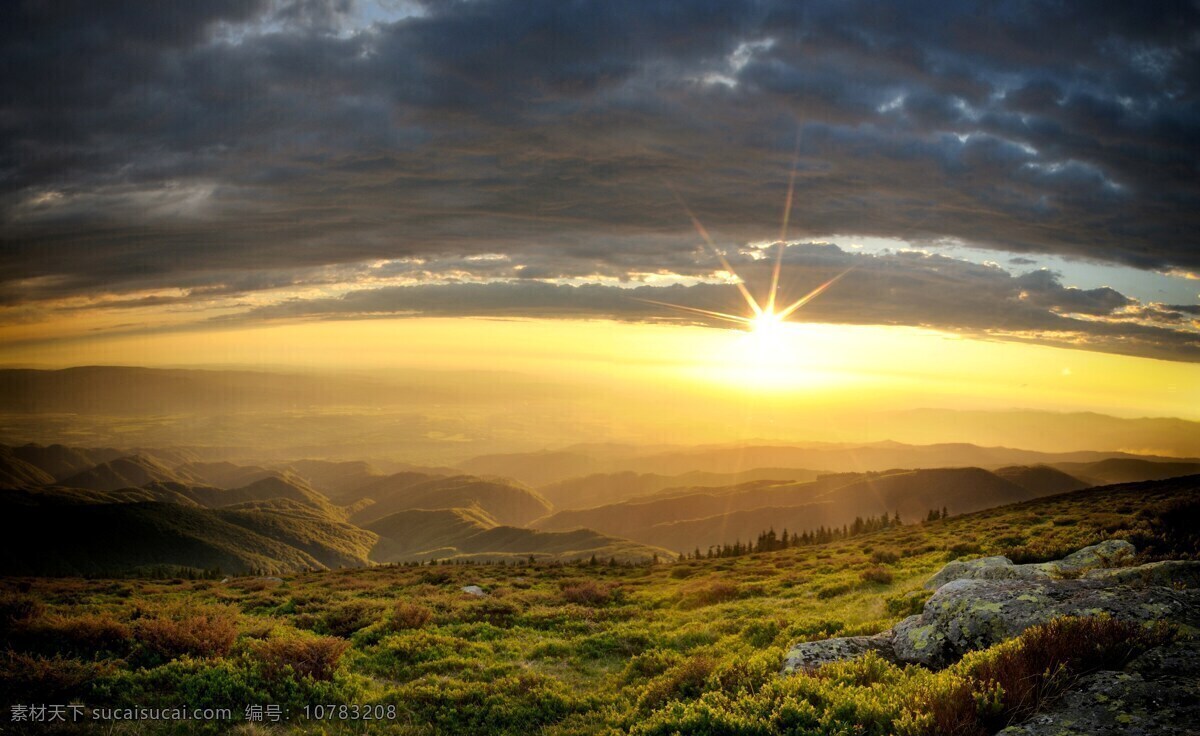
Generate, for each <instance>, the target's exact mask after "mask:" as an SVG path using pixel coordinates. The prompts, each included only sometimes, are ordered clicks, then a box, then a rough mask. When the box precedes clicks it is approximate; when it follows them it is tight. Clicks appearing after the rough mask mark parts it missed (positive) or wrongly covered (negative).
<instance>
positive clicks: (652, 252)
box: [0, 0, 1200, 359]
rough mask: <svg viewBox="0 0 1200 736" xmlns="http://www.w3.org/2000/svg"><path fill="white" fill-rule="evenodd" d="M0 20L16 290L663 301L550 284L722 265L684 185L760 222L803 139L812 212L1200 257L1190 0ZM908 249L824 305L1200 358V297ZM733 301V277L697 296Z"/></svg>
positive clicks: (1114, 254)
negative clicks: (1090, 287)
mask: <svg viewBox="0 0 1200 736" xmlns="http://www.w3.org/2000/svg"><path fill="white" fill-rule="evenodd" d="M6 16H7V17H6V22H5V23H3V24H0V38H2V39H3V44H2V46H0V61H2V63H3V68H4V70H5V71H4V73H3V74H4V87H5V94H4V95H3V97H2V98H0V218H2V230H0V303H4V304H8V305H10V306H16V305H27V304H32V303H38V302H42V301H46V300H55V299H63V298H67V297H77V296H80V295H85V296H95V295H97V294H112V295H122V294H130V295H136V294H137V293H140V292H145V291H152V290H162V289H177V290H181V291H182V294H183V296H179V297H171V298H172V299H175V300H176V301H177V302H183V303H186V302H187V301H188V300H189V299H211V298H212V297H213V296H214V295H218V294H225V295H231V296H232V295H239V294H251V293H255V292H262V291H264V290H271V289H279V288H281V287H284V286H314V285H320V284H325V283H337V282H339V281H341V282H342V283H354V282H355V280H356V279H358V278H362V277H363V276H364V275H367V276H370V277H372V278H377V277H379V276H380V275H381V274H383V273H386V272H388V271H389V270H392V271H395V272H397V273H407V274H410V275H413V277H414V278H418V277H419V278H423V279H433V280H440V281H450V280H471V279H484V280H487V279H512V280H514V281H513V283H510V284H507V285H491V286H486V287H484V286H470V285H465V284H463V285H443V286H440V287H434V286H428V287H422V288H421V289H416V290H414V289H408V290H401V289H400V287H384V288H381V289H370V290H366V291H363V292H362V293H361V294H355V295H353V296H347V297H345V298H344V299H335V300H334V301H333V302H328V301H326V302H322V303H319V304H309V306H308V307H301V306H299V305H300V304H301V302H282V303H279V304H277V305H268V306H265V307H262V308H261V312H256V313H255V314H258V315H260V316H264V315H268V314H275V313H279V312H286V311H288V310H292V311H295V310H297V309H301V310H303V309H309V308H310V309H312V310H314V311H315V312H318V313H327V312H328V311H330V309H327V307H328V308H333V311H336V308H338V307H339V305H341V306H344V307H346V309H347V310H348V311H358V312H367V311H371V310H369V309H363V308H360V307H362V306H363V305H355V304H354V302H355V300H362V301H364V302H366V301H370V300H372V299H382V300H387V299H391V300H394V303H392V304H391V305H390V306H389V305H387V304H385V305H383V311H385V312H386V311H395V310H396V309H415V310H420V311H423V312H439V313H441V312H444V313H463V312H468V313H475V312H480V311H485V310H484V303H485V302H486V303H491V304H492V308H493V309H494V310H500V311H504V310H509V312H511V311H513V310H516V311H517V312H520V311H521V310H522V309H525V310H528V309H531V308H533V307H534V306H536V308H537V309H538V310H540V313H546V314H550V313H553V312H554V309H555V308H558V309H561V310H562V311H563V313H572V314H576V313H583V312H589V313H594V314H611V315H617V316H628V315H630V314H631V313H634V312H637V310H642V311H644V310H645V305H642V306H640V307H637V308H634V307H631V306H629V304H627V303H626V302H627V300H624V297H623V296H622V292H618V291H613V294H614V296H611V299H612V300H616V301H620V303H621V305H622V306H620V307H618V306H614V305H613V304H615V302H613V304H610V303H609V302H608V301H606V300H610V296H605V295H608V294H609V289H610V287H601V286H596V287H593V288H592V290H591V291H589V290H586V289H584V290H580V289H576V290H574V291H567V290H565V289H567V287H555V286H553V285H548V284H540V285H539V284H536V283H534V282H533V280H534V279H576V280H578V279H585V280H586V279H591V280H595V281H601V280H604V279H618V280H619V279H630V278H633V279H638V278H644V277H645V276H646V275H647V274H672V275H675V276H679V277H697V278H711V277H713V276H714V272H715V271H716V270H717V268H716V266H715V265H714V263H713V259H712V258H711V256H710V255H708V254H707V253H706V252H705V251H704V250H702V249H699V248H698V247H697V243H696V237H695V235H694V233H692V232H691V225H690V223H689V222H688V219H687V217H686V216H685V215H684V213H683V211H682V210H681V208H680V206H679V204H678V202H677V201H676V200H675V198H674V196H673V195H672V194H671V188H674V189H675V190H677V191H678V192H679V194H680V195H681V196H682V198H683V199H684V200H686V201H687V202H688V203H689V204H690V205H691V206H692V207H693V208H694V209H695V210H696V212H697V214H698V215H700V217H701V218H702V219H703V220H704V222H705V223H706V224H707V225H708V226H709V228H710V229H711V230H712V232H713V233H714V234H715V236H716V238H717V239H718V241H719V242H721V243H722V244H735V245H736V244H744V243H746V242H752V241H760V240H769V239H773V238H775V237H777V236H778V230H777V228H778V225H777V223H778V219H779V214H780V208H781V205H782V202H783V199H784V193H785V191H786V187H787V181H788V176H789V172H790V170H791V167H792V162H793V157H795V160H796V162H797V179H796V207H795V211H794V216H793V223H794V227H793V229H792V236H794V237H797V238H805V237H814V236H823V235H829V234H833V233H855V234H861V235H865V236H872V235H874V236H881V237H888V238H897V239H903V240H908V241H910V242H922V241H946V240H950V241H957V242H963V243H967V244H970V245H973V246H976V247H982V248H996V249H1002V250H1004V251H1008V252H1018V253H1028V254H1056V255H1065V256H1072V257H1083V258H1089V259H1094V260H1097V261H1104V262H1110V263H1116V264H1123V265H1127V266H1130V267H1133V268H1143V269H1157V270H1168V269H1177V270H1180V271H1183V272H1194V271H1197V270H1200V243H1198V242H1197V232H1200V227H1198V226H1200V176H1197V173H1198V172H1200V104H1198V98H1197V92H1198V84H1200V22H1198V20H1200V17H1198V16H1200V11H1198V10H1197V6H1196V5H1195V4H1194V3H1192V2H1164V3H1156V4H1154V5H1153V6H1148V5H1144V4H1141V5H1139V4H1129V3H1081V4H1071V3H1068V4H1063V3H1056V2H1012V3H1005V2H1000V3H984V4H979V3H944V2H932V1H930V2H907V3H899V4H889V5H887V6H880V5H879V4H877V3H865V2H864V3H859V2H842V1H834V0H829V1H828V2H808V3H795V2H772V1H771V0H761V1H748V0H747V1H737V0H732V1H728V2H726V1H721V2H715V1H714V2H697V3H681V2H676V1H674V0H669V1H663V2H653V1H647V0H612V1H609V2H587V3H562V2H559V1H558V0H541V1H535V2H515V0H514V1H500V0H496V1H493V0H473V1H472V2H446V3H433V2H430V3H428V4H416V3H413V4H403V3H392V2H389V3H384V4H381V5H376V6H360V5H357V4H355V3H352V2H349V1H348V0H340V1H336V2H335V1H330V2H320V1H318V0H301V1H300V2H267V1H266V0H263V1H262V2H258V3H248V2H206V3H184V4H179V3H151V4H148V5H145V6H141V7H139V8H137V9H136V10H130V9H126V8H122V7H121V6H120V5H119V4H117V5H108V4H102V5H100V6H96V5H94V4H92V3H83V2H81V1H80V2H76V3H72V2H57V3H38V2H27V3H20V4H18V5H16V6H14V7H12V8H9V9H7V10H6ZM790 250H792V251H794V252H793V254H792V255H791V256H790V258H797V259H799V258H800V257H801V256H800V254H801V253H802V252H806V251H802V250H796V249H790ZM839 252H840V251H839ZM493 256H499V257H493ZM841 257H843V258H851V255H850V254H848V253H842V254H841ZM905 258H915V256H900V255H896V256H892V257H888V258H881V259H878V260H875V261H872V262H871V263H869V264H864V265H863V267H862V268H861V269H860V270H859V271H856V272H855V275H854V276H853V278H847V279H846V280H845V282H844V283H842V284H839V288H838V289H837V290H836V292H833V291H831V292H830V294H829V295H828V297H823V298H822V299H820V300H818V302H819V303H818V302H814V304H813V307H812V309H811V310H810V313H809V318H811V319H829V320H833V321H849V322H861V321H865V320H870V321H876V322H881V323H896V324H928V325H934V326H947V327H951V328H956V329H970V330H978V331H990V332H992V333H993V334H997V335H998V334H1001V333H1004V332H1008V331H1012V332H1014V333H1016V332H1022V333H1026V332H1027V333H1030V334H1032V333H1033V332H1037V331H1052V332H1056V333H1062V334H1068V333H1076V332H1080V331H1082V332H1085V333H1087V334H1088V335H1091V337H1088V338H1087V340H1088V341H1092V342H1094V343H1096V344H1100V343H1103V344H1104V345H1108V346H1109V347H1110V348H1112V349H1117V350H1118V351H1119V352H1135V353H1138V354H1150V355H1167V356H1172V357H1185V356H1190V355H1192V353H1191V352H1190V351H1192V350H1194V348H1195V344H1194V335H1193V334H1192V332H1191V330H1192V329H1193V328H1192V327H1190V326H1189V325H1190V321H1191V320H1193V319H1194V318H1195V314H1194V309H1195V307H1194V305H1180V306H1179V307H1170V306H1164V305H1144V304H1140V303H1135V302H1132V301H1130V300H1129V299H1127V298H1126V297H1124V296H1122V295H1121V294H1118V293H1116V292H1113V291H1111V290H1107V291H1105V290H1096V291H1070V290H1066V289H1064V288H1063V287H1062V286H1061V284H1059V283H1058V281H1056V280H1055V278H1054V277H1053V275H1051V274H1045V273H1043V274H1038V273H1034V274H1032V275H1027V276H1018V275H1013V274H1009V273H1007V272H1003V271H999V270H998V269H984V271H981V272H979V273H974V272H971V268H973V267H972V266H970V265H969V264H965V263H962V262H953V263H951V262H949V261H947V262H946V263H944V264H942V265H941V266H938V268H943V269H946V270H948V271H951V272H952V274H951V275H946V274H945V273H944V272H943V279H944V280H942V281H937V280H936V279H937V278H938V277H936V276H934V275H933V274H936V273H938V272H937V270H936V269H934V270H931V267H930V261H928V259H925V260H923V261H921V262H920V263H921V264H922V265H921V267H920V268H915V269H914V268H913V267H911V266H912V264H911V263H910V262H909V261H906V260H905ZM414 264H416V265H417V266H420V268H418V269H414ZM795 268H796V269H797V273H806V274H808V275H811V276H813V277H814V278H816V277H819V275H820V267H819V266H806V265H805V264H801V263H797V264H795ZM805 268H809V269H810V270H809V271H805ZM978 268H984V267H978ZM416 271H420V272H421V273H420V274H416ZM993 271H995V273H992V272H993ZM871 279H874V281H871ZM934 287H936V288H934ZM679 288H680V289H683V288H684V287H679ZM880 289H888V290H894V291H886V290H885V291H882V292H881V291H880ZM710 291H712V292H714V293H717V292H720V293H724V292H725V291H728V289H722V288H721V287H718V286H704V285H698V286H692V287H688V290H686V291H685V292H684V293H686V294H688V295H689V296H688V297H686V298H688V299H693V298H694V299H699V300H700V301H702V302H703V301H706V300H709V299H710V297H709V296H703V297H701V296H700V295H704V294H707V293H708V292H710ZM881 293H882V294H883V296H884V298H882V299H880V298H876V300H875V303H874V304H870V303H869V302H870V299H869V298H868V297H878V296H879V294H881ZM892 293H895V294H897V295H902V296H903V298H901V296H897V297H896V298H894V299H892V298H889V297H888V295H889V294H892ZM1022 293H1024V294H1025V295H1026V296H1025V297H1024V298H1017V297H1014V296H1013V295H1014V294H1016V295H1019V294H1022ZM564 294H566V295H570V296H569V298H564V297H562V295H564ZM585 294H587V295H592V294H594V295H595V296H594V297H593V296H586V297H585V296H582V295H585ZM555 295H557V296H555ZM983 295H986V296H987V299H990V300H991V301H990V302H989V301H987V299H984V298H983ZM617 297H621V298H620V299H617ZM140 298H143V297H138V296H131V297H130V299H131V300H135V299H140ZM156 298H162V297H156ZM681 298H682V297H681ZM711 298H712V299H715V298H716V297H715V296H713V297H711ZM721 298H722V299H723V298H724V297H721ZM488 300H492V301H491V302H489V301H488ZM672 300H674V301H678V300H677V299H672ZM141 304H142V305H143V306H145V305H146V303H145V302H141ZM519 304H524V305H525V306H524V307H518V306H516V305H519ZM635 304H636V302H635ZM538 305H540V306H538ZM1189 341H1191V342H1189ZM1089 344H1090V343H1089ZM1114 346H1115V347H1114ZM1102 349H1109V348H1102ZM1185 359H1193V358H1190V357H1185Z"/></svg>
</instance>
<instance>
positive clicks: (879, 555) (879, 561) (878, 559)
mask: <svg viewBox="0 0 1200 736" xmlns="http://www.w3.org/2000/svg"><path fill="white" fill-rule="evenodd" d="M899 560H900V553H899V552H896V551H895V550H891V549H877V550H875V551H874V552H872V553H871V562H873V563H875V564H876V565H891V564H893V563H895V562H898V561H899Z"/></svg>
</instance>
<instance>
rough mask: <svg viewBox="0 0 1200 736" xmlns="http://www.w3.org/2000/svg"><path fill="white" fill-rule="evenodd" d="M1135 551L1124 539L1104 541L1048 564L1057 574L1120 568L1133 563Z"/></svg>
mask: <svg viewBox="0 0 1200 736" xmlns="http://www.w3.org/2000/svg"><path fill="white" fill-rule="evenodd" d="M1135 554H1137V549H1136V548H1135V547H1134V546H1133V545H1132V544H1130V543H1129V542H1126V541H1125V540H1124V539H1106V540H1104V541H1103V542H1101V543H1100V544H1093V545H1092V546H1090V547H1084V548H1083V549H1081V550H1077V551H1075V552H1072V553H1071V554H1069V555H1067V556H1066V557H1064V558H1062V559H1061V560H1059V561H1058V562H1050V563H1047V564H1048V565H1053V567H1054V569H1055V570H1057V571H1058V572H1059V573H1070V572H1079V571H1081V570H1089V569H1091V568H1095V567H1120V566H1121V565H1128V564H1129V563H1130V562H1132V561H1133V556H1134V555H1135Z"/></svg>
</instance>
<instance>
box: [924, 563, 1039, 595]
mask: <svg viewBox="0 0 1200 736" xmlns="http://www.w3.org/2000/svg"><path fill="white" fill-rule="evenodd" d="M1017 567H1018V566H1017V565H1014V564H1013V563H1012V560H1010V559H1008V558H1007V557H980V558H978V559H975V560H955V561H954V562H949V563H947V564H946V566H945V567H943V568H942V569H941V570H939V571H938V573H937V574H936V575H934V576H933V577H931V578H929V580H927V581H925V589H926V590H937V589H938V588H940V587H942V586H943V585H945V584H946V583H949V582H952V581H955V580H978V579H985V580H1007V579H1010V578H1012V577H1015V576H1016V572H1017ZM1042 577H1049V575H1045V574H1043V575H1042Z"/></svg>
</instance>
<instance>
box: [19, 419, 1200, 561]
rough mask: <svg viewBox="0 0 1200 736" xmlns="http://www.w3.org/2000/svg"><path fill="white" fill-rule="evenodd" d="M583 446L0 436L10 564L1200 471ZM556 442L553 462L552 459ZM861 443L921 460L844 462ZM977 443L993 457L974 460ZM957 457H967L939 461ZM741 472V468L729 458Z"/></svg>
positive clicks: (613, 551)
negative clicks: (417, 456) (479, 448)
mask: <svg viewBox="0 0 1200 736" xmlns="http://www.w3.org/2000/svg"><path fill="white" fill-rule="evenodd" d="M586 449H587V450H588V451H587V452H579V451H568V452H564V453H539V454H535V455H526V456H506V457H496V456H490V457H483V458H478V459H476V460H475V461H472V462H467V463H464V464H463V466H465V467H461V466H460V467H459V468H449V467H444V466H429V467H426V466H415V465H398V464H391V465H388V466H387V467H386V469H380V468H379V467H377V466H376V465H375V464H373V463H371V462H366V461H340V460H324V459H298V460H294V461H289V462H283V463H279V462H276V463H271V462H261V463H254V462H250V463H247V464H237V463H233V462H228V461H206V460H202V459H199V457H198V453H195V452H190V451H181V450H178V449H173V448H163V449H149V450H138V451H136V452H128V451H121V450H116V449H112V448H78V447H67V446H63V445H51V446H41V445H32V444H27V445H21V446H5V445H0V553H2V558H0V559H3V560H4V562H3V567H4V570H5V572H6V573H8V574H19V575H34V574H53V575H95V576H103V575H128V574H139V573H145V572H147V571H154V570H159V571H161V570H193V571H195V570H208V571H216V570H219V571H221V572H222V573H225V574H246V573H258V574H281V573H285V572H290V571H296V570H307V569H326V568H339V567H360V566H367V565H372V564H380V563H398V562H421V561H429V560H448V559H454V560H459V561H490V562H496V561H510V560H524V559H528V558H530V557H533V558H537V559H550V560H560V561H569V560H577V559H587V558H591V557H596V558H598V559H604V560H608V559H616V560H619V561H639V560H648V559H651V558H654V557H658V558H660V559H662V558H668V557H672V556H674V555H677V554H679V553H680V552H688V551H691V550H693V549H694V548H697V547H699V548H706V547H708V546H711V545H722V544H732V543H734V542H736V541H749V540H751V539H753V538H755V537H756V536H757V535H758V534H761V533H762V532H764V531H766V530H768V529H775V530H776V531H783V530H785V529H787V530H790V531H791V532H796V533H799V532H802V531H813V530H816V529H818V528H820V527H825V528H838V527H841V526H844V525H850V524H852V523H854V522H855V520H856V519H858V518H866V517H880V516H884V515H886V516H888V517H889V518H894V517H895V516H896V515H899V516H900V518H901V519H902V520H903V521H905V522H916V521H920V520H921V519H923V518H924V517H925V516H926V515H927V514H928V513H929V512H930V511H940V510H942V509H945V510H946V511H948V512H949V513H952V514H962V513H968V512H972V511H977V510H981V509H986V508H992V507H996V506H1001V505H1006V504H1009V503H1014V502H1019V501H1024V500H1029V499H1033V498H1038V497H1042V496H1047V495H1052V494H1057V493H1064V492H1069V491H1073V490H1078V489H1081V488H1087V487H1090V486H1093V485H1100V484H1109V483H1124V482H1130V481H1135V480H1148V479H1159V478H1168V477H1175V476H1182V475H1188V474H1195V473H1200V462H1193V461H1187V460H1167V459H1163V458H1156V457H1137V456H1128V455H1127V454H1117V455H1116V456H1114V455H1113V454H1112V453H1109V454H1108V455H1107V456H1105V454H1104V453H1070V454H1069V455H1068V456H1067V457H1066V458H1065V459H1064V458H1061V457H1060V456H1051V458H1052V459H1054V460H1057V461H1058V462H1055V463H1054V464H1053V465H1051V464H1044V463H1039V464H1003V463H1001V462H1000V461H1007V460H1009V459H1011V458H1014V457H1016V458H1026V457H1030V456H1034V457H1037V458H1042V459H1045V458H1046V456H1045V455H1044V454H1041V453H1029V452H1027V451H1023V450H1009V449H1006V448H977V447H973V446H969V445H960V444H956V445H938V446H929V447H910V446H906V445H900V444H898V443H886V444H884V445H880V444H873V445H869V446H866V447H860V448H853V447H847V446H819V447H813V446H806V447H780V446H759V447H748V448H742V449H741V451H740V454H738V455H737V456H736V457H737V459H736V461H735V460H734V459H733V458H734V457H735V455H734V453H733V452H732V451H731V450H729V449H728V448H696V449H695V450H692V451H687V452H683V451H671V452H665V453H664V452H657V453H653V454H649V455H644V456H636V457H631V456H627V455H621V454H620V453H619V452H611V451H607V450H606V451H602V452H596V451H595V450H594V449H592V448H586ZM589 453H590V454H589ZM1096 455H1099V457H1096ZM539 457H548V458H550V462H548V463H547V464H546V465H545V466H543V467H539V466H538V465H537V462H538V458H539ZM580 458H585V459H584V460H581V459H580ZM586 458H591V459H592V460H595V459H600V460H603V462H606V463H616V464H621V463H626V464H628V463H634V464H636V465H637V466H638V468H639V469H637V470H620V471H616V472H612V473H601V474H595V473H590V474H584V475H581V476H578V477H573V478H565V479H559V480H555V481H551V482H549V483H546V484H544V485H542V486H541V487H535V486H534V485H533V484H532V483H530V484H528V485H527V484H526V483H523V482H521V481H520V480H510V479H507V478H506V477H505V476H504V475H503V474H487V473H483V471H484V470H495V471H500V470H507V471H520V472H519V474H520V475H523V476H524V477H525V478H527V479H536V478H543V479H544V478H546V477H554V476H557V475H561V474H562V473H563V472H566V471H567V470H568V469H569V468H570V467H572V466H578V465H579V464H580V463H581V462H582V463H584V464H588V465H589V467H590V466H592V465H594V463H591V461H590V460H586ZM849 458H856V459H857V462H858V464H860V465H868V466H869V465H878V464H883V463H884V462H885V461H886V460H905V459H906V460H908V461H910V464H908V465H904V464H900V463H898V464H897V465H896V466H895V467H891V468H884V469H880V470H865V471H864V470H853V471H845V470H841V471H838V472H828V471H829V468H831V467H833V468H835V469H836V468H837V467H838V466H839V464H840V465H845V464H846V463H848V462H849ZM972 458H974V459H986V460H988V461H990V467H989V468H983V467H974V466H969V465H968V466H963V465H960V464H959V463H961V462H965V461H967V460H969V459H972ZM781 460H782V461H801V460H802V461H817V462H820V463H822V465H820V466H819V467H821V468H822V470H814V469H809V468H805V467H799V466H797V467H790V466H788V465H786V464H785V465H764V466H762V467H745V468H743V467H741V466H742V465H745V464H747V463H753V462H766V461H773V462H778V461H781ZM949 460H954V461H958V462H955V463H951V466H949V467H932V468H931V467H922V464H924V463H928V462H945V461H949ZM689 463H690V465H689ZM729 467H734V468H735V469H734V470H732V471H729V470H720V469H721V468H729ZM396 468H400V470H399V472H395V471H396ZM467 468H470V469H472V470H476V471H477V473H467V472H464V470H466V469H467ZM648 468H651V469H650V470H648ZM680 468H683V470H682V472H679V473H671V472H668V471H672V470H678V469H680ZM713 468H718V470H714V469H713ZM511 474H512V473H510V477H511Z"/></svg>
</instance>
